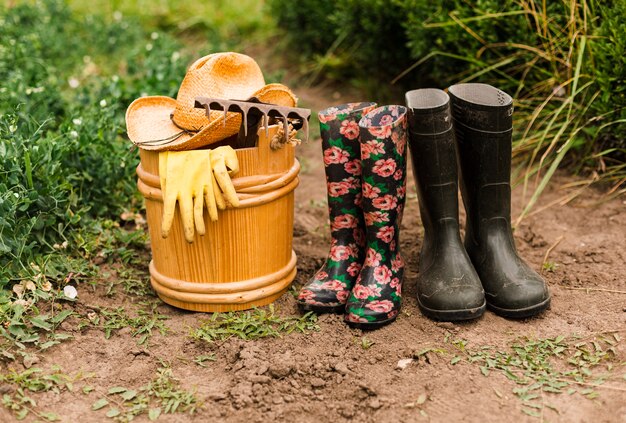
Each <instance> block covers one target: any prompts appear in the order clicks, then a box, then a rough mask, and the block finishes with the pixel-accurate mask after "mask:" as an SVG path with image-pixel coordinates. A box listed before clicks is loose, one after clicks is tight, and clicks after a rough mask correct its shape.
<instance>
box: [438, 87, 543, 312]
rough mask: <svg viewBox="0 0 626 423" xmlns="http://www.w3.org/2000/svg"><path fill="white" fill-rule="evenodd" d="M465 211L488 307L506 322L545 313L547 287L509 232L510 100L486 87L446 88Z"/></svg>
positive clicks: (471, 253) (471, 251)
mask: <svg viewBox="0 0 626 423" xmlns="http://www.w3.org/2000/svg"><path fill="white" fill-rule="evenodd" d="M449 93H450V98H451V102H452V115H453V118H454V127H455V131H456V138H457V143H458V151H459V159H460V161H459V162H460V168H461V176H462V177H461V181H462V183H461V190H462V193H463V201H464V203H465V209H466V211H467V228H466V231H465V248H466V250H467V253H468V254H469V256H470V258H471V260H472V263H473V264H474V268H475V269H476V271H477V273H478V275H479V277H480V280H481V282H482V284H483V287H484V289H485V296H486V298H487V306H488V307H489V308H491V309H492V310H494V311H495V312H496V313H498V314H501V315H503V316H506V317H513V318H524V317H528V316H532V315H535V314H537V313H539V312H541V311H543V310H545V309H546V308H547V307H548V305H549V304H550V294H549V292H548V288H547V286H546V284H545V281H544V280H543V279H542V278H541V277H540V276H539V275H538V274H537V273H536V272H535V271H533V270H532V269H531V268H530V267H529V266H528V265H527V264H526V263H525V262H524V261H523V260H522V258H521V257H519V255H518V253H517V251H516V248H515V242H514V239H513V233H512V230H511V181H510V179H511V142H512V138H511V136H512V127H513V120H512V114H513V99H512V98H511V97H510V96H509V95H507V94H506V93H504V92H502V91H500V90H498V89H497V88H494V87H492V86H490V85H485V84H459V85H454V86H452V87H450V88H449Z"/></svg>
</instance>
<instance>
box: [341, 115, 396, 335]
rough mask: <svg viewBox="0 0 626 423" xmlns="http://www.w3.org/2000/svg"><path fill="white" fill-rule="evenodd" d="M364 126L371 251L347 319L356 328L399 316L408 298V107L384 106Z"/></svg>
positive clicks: (365, 191)
mask: <svg viewBox="0 0 626 423" xmlns="http://www.w3.org/2000/svg"><path fill="white" fill-rule="evenodd" d="M359 126H360V127H361V164H362V166H363V174H362V178H363V182H362V184H363V185H362V189H363V204H362V206H363V214H364V218H365V239H366V244H367V245H366V247H367V249H366V253H365V262H364V264H363V268H362V269H361V273H360V274H359V277H358V279H357V281H356V284H355V285H354V288H352V293H351V294H350V297H349V298H348V302H347V304H346V315H345V320H346V322H347V323H348V325H350V326H351V327H356V328H360V329H376V328H378V327H380V326H383V325H386V324H388V323H391V322H392V321H394V320H395V319H396V317H397V316H398V313H399V312H400V306H401V302H402V299H401V297H402V276H403V273H404V261H403V260H402V257H401V256H400V245H399V234H400V222H401V221H402V212H403V210H404V197H405V195H406V175H405V173H406V143H407V109H406V108H405V107H403V106H383V107H379V108H377V109H375V110H373V111H371V112H369V113H368V114H366V115H364V116H363V118H361V120H360V122H359Z"/></svg>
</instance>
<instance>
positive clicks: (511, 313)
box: [487, 297, 552, 319]
mask: <svg viewBox="0 0 626 423" xmlns="http://www.w3.org/2000/svg"><path fill="white" fill-rule="evenodd" d="M551 299H552V297H549V298H548V299H547V300H544V301H543V302H541V303H539V304H535V305H534V306H530V307H525V308H516V309H507V308H500V307H496V306H494V305H492V304H489V302H487V307H488V308H489V310H491V311H493V312H494V313H496V314H497V315H498V316H502V317H509V318H511V319H525V318H527V317H532V316H535V315H537V314H539V313H541V312H542V311H544V310H545V309H547V308H548V307H549V306H550V300H551Z"/></svg>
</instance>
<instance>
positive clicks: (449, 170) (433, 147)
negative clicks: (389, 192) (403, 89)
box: [406, 89, 459, 235]
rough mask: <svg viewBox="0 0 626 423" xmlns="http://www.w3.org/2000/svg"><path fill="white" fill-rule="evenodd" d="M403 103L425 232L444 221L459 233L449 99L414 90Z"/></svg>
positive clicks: (456, 182) (440, 92) (453, 144)
mask: <svg viewBox="0 0 626 423" xmlns="http://www.w3.org/2000/svg"><path fill="white" fill-rule="evenodd" d="M406 101H407V106H408V107H409V146H410V151H411V159H412V162H413V174H414V176H415V178H416V181H419V182H418V183H417V184H416V185H417V190H418V196H419V198H420V202H419V203H420V214H421V217H422V222H423V224H424V228H425V231H426V232H431V231H432V230H433V229H434V226H435V225H438V224H440V223H444V222H445V221H446V220H453V221H454V222H457V231H458V216H459V207H458V173H457V157H456V144H455V140H454V131H453V127H452V118H451V115H450V104H449V98H448V95H447V94H446V93H445V92H443V91H441V90H435V89H422V90H414V91H409V92H408V93H407V94H406ZM424 204H428V207H424ZM444 226H449V225H444ZM441 229H443V228H441ZM428 235H430V234H428Z"/></svg>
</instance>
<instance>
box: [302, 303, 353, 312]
mask: <svg viewBox="0 0 626 423" xmlns="http://www.w3.org/2000/svg"><path fill="white" fill-rule="evenodd" d="M298 308H299V309H300V311H302V312H303V313H306V312H309V311H312V312H313V313H315V314H343V313H344V312H345V310H346V306H345V304H340V305H336V306H327V307H325V306H320V305H314V304H307V303H301V302H298Z"/></svg>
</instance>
